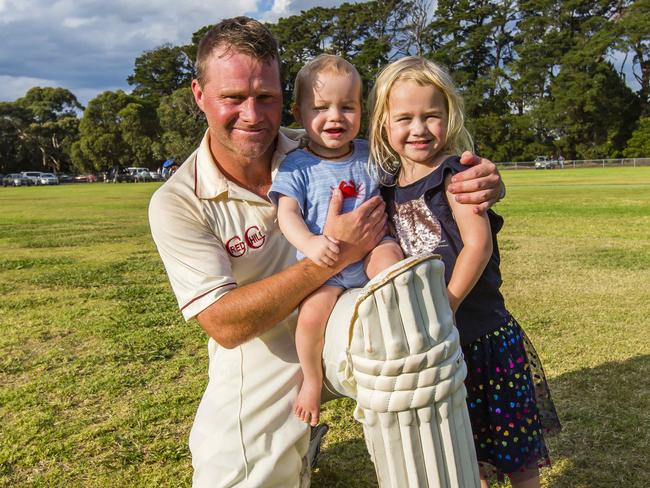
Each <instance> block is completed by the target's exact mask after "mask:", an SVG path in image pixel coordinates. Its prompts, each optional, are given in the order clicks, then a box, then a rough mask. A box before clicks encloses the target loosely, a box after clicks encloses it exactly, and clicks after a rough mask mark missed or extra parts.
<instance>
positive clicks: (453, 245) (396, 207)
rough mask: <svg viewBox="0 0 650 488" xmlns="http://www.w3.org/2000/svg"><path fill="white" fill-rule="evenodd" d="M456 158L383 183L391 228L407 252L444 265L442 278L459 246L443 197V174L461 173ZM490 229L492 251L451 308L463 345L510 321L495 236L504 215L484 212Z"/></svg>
mask: <svg viewBox="0 0 650 488" xmlns="http://www.w3.org/2000/svg"><path fill="white" fill-rule="evenodd" d="M465 169H466V167H465V166H463V165H462V164H460V159H459V158H458V157H457V156H452V157H449V158H447V159H446V160H445V161H443V162H442V164H441V165H440V166H439V167H438V168H436V169H435V170H434V171H433V172H431V173H430V174H429V175H427V176H425V177H424V178H421V179H420V180H418V181H416V182H414V183H411V184H410V185H406V186H386V187H383V188H382V195H383V197H384V199H385V200H386V204H387V205H386V208H387V209H388V216H389V219H390V222H391V224H392V231H393V234H394V236H395V237H396V238H397V241H398V242H399V244H400V246H401V247H402V250H403V251H404V253H405V254H406V255H407V256H413V255H419V254H427V253H436V254H440V256H441V257H442V260H443V262H444V264H445V281H446V283H449V280H450V279H451V274H452V272H453V269H454V265H455V263H456V259H457V258H458V254H459V253H460V251H461V249H462V248H463V241H462V239H461V236H460V231H459V230H458V226H457V225H456V222H455V220H454V218H453V216H452V212H451V208H450V207H449V203H448V202H447V198H446V195H445V185H444V181H445V177H446V176H447V175H449V174H450V175H453V174H456V173H458V172H461V171H464V170H465ZM488 217H489V220H490V225H491V227H492V244H493V251H492V256H491V257H490V260H489V261H488V264H487V265H486V267H485V270H484V271H483V274H482V275H481V277H480V278H479V280H478V281H477V283H476V285H475V286H474V288H473V289H472V291H470V292H469V294H468V295H467V297H465V300H463V302H462V303H461V305H460V307H459V308H458V311H457V312H456V325H457V327H458V330H459V332H460V339H461V343H462V344H463V345H465V344H469V343H471V342H473V341H475V340H476V339H478V338H479V337H482V336H483V335H485V334H487V333H489V332H491V331H493V330H496V329H498V328H499V327H501V326H502V325H504V324H505V323H507V321H508V319H509V316H510V315H509V313H508V311H507V310H506V308H505V303H504V300H503V296H502V295H501V292H500V291H499V288H500V286H501V272H500V270H499V262H500V259H499V248H498V245H497V238H496V235H497V233H498V232H499V230H500V229H501V227H502V226H503V219H502V218H501V217H500V216H499V215H497V214H496V213H495V212H493V211H492V210H489V211H488Z"/></svg>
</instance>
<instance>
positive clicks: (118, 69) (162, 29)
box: [0, 0, 349, 106]
mask: <svg viewBox="0 0 650 488" xmlns="http://www.w3.org/2000/svg"><path fill="white" fill-rule="evenodd" d="M348 1H349V0H348ZM342 3H343V0H184V1H183V2H179V1H178V0H0V101H13V100H16V99H17V98H20V97H22V96H23V95H24V94H25V93H26V92H27V90H29V88H31V87H34V86H60V87H64V88H67V89H68V90H70V91H71V92H72V93H74V94H75V95H76V96H77V98H78V99H79V101H80V102H81V103H82V104H83V105H84V106H85V105H86V104H87V103H88V101H89V100H90V99H92V98H93V97H95V96H96V95H97V94H99V93H101V92H103V91H105V90H117V89H123V90H125V91H127V92H128V91H130V87H129V85H128V84H127V82H126V78H127V77H128V76H129V75H130V74H131V73H132V72H133V63H134V61H135V58H136V57H138V56H139V55H140V54H142V52H144V51H146V50H150V49H154V48H156V47H158V46H161V45H162V44H165V43H170V44H173V45H182V44H187V43H189V42H190V40H191V38H192V34H193V33H194V32H195V31H197V30H198V29H200V28H201V27H203V26H205V25H208V24H214V23H216V22H218V21H219V20H220V19H223V18H228V17H233V16H236V15H248V16H250V17H254V18H256V19H259V20H264V21H269V22H273V21H275V20H277V19H278V18H280V17H288V16H290V15H293V14H298V13H300V11H301V10H308V9H310V8H312V7H314V6H316V5H319V6H323V7H330V6H337V5H340V4H342Z"/></svg>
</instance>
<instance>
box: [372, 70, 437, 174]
mask: <svg viewBox="0 0 650 488" xmlns="http://www.w3.org/2000/svg"><path fill="white" fill-rule="evenodd" d="M448 118H449V115H448V113H447V107H446V103H445V96H444V94H443V93H442V92H441V91H440V90H439V89H438V88H437V87H435V86H434V85H426V86H420V85H418V84H417V83H415V82H414V81H411V80H400V81H397V82H396V83H395V84H394V85H393V87H392V89H391V91H390V94H389V96H388V119H387V120H386V125H385V129H386V135H387V137H388V143H389V144H390V146H391V147H392V148H393V150H394V151H395V152H396V153H397V154H398V155H399V156H400V159H401V162H402V164H403V165H414V164H426V165H429V166H432V165H437V164H438V163H440V162H441V161H440V158H441V157H443V156H444V153H443V149H444V147H445V143H446V141H447V121H448Z"/></svg>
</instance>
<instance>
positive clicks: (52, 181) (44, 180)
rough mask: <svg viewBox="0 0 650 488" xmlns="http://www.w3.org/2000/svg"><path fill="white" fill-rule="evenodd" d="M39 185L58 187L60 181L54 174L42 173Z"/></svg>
mask: <svg viewBox="0 0 650 488" xmlns="http://www.w3.org/2000/svg"><path fill="white" fill-rule="evenodd" d="M38 184H39V185H58V184H59V179H58V178H57V177H56V175H54V174H52V173H42V174H41V177H40V178H39V179H38Z"/></svg>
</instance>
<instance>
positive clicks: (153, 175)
mask: <svg viewBox="0 0 650 488" xmlns="http://www.w3.org/2000/svg"><path fill="white" fill-rule="evenodd" d="M149 176H150V177H151V181H165V178H163V175H161V174H160V173H158V172H157V171H149Z"/></svg>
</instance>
